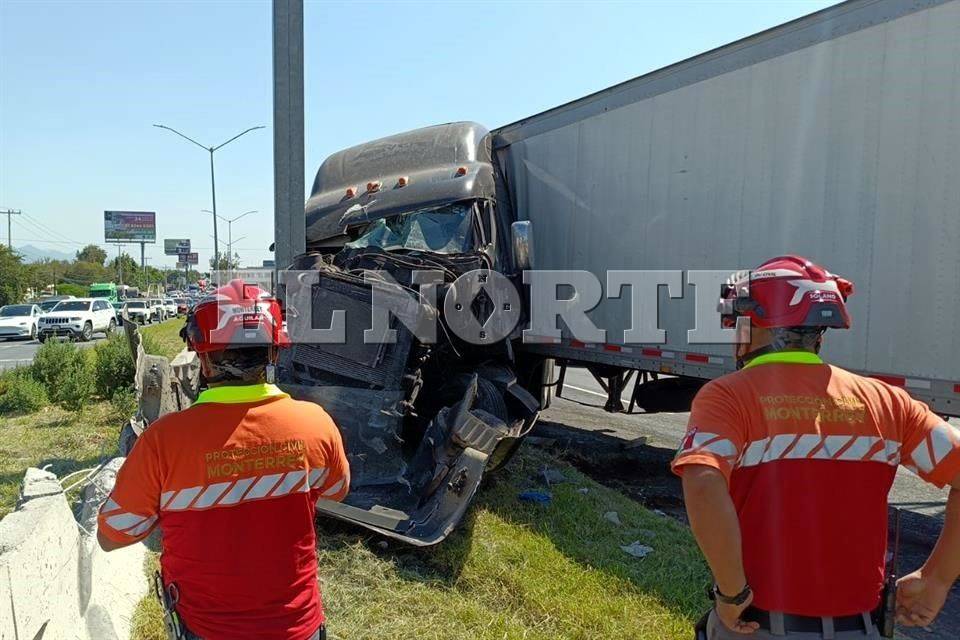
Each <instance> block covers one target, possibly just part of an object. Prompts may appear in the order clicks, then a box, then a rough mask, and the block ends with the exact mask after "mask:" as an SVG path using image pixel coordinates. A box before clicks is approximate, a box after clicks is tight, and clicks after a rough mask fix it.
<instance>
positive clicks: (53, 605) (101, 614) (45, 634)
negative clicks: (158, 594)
mask: <svg viewBox="0 0 960 640" xmlns="http://www.w3.org/2000/svg"><path fill="white" fill-rule="evenodd" d="M122 461H123V460H122V458H118V459H115V460H113V461H111V462H110V463H109V464H108V465H106V466H105V468H104V469H103V470H102V471H101V472H100V473H99V474H98V476H97V477H96V478H95V479H94V480H95V482H93V483H92V484H91V486H90V487H88V488H87V490H86V492H85V495H86V496H88V499H87V500H85V502H84V505H83V513H82V518H83V519H84V520H86V523H85V524H86V525H87V527H88V530H87V531H84V530H83V529H82V528H81V526H80V525H79V524H78V523H77V520H76V519H75V518H74V515H73V512H72V511H71V509H70V506H69V504H68V503H67V500H66V497H65V496H64V493H63V489H62V488H61V486H60V483H59V481H58V480H57V477H56V476H55V475H53V474H52V473H49V472H47V471H43V470H40V469H33V468H31V469H28V470H27V472H26V474H25V476H24V480H23V490H22V493H21V497H20V501H19V505H18V507H17V509H16V511H14V512H13V513H10V514H9V515H7V516H6V517H5V518H3V520H2V521H0V640H41V639H46V640H61V639H63V640H73V639H77V640H126V639H127V638H129V636H130V620H131V616H132V614H133V610H134V608H135V607H136V604H137V602H138V601H139V600H140V599H141V598H142V597H143V595H144V594H145V593H146V592H147V580H146V577H145V576H144V573H143V562H144V554H145V549H144V547H143V545H141V544H137V545H133V546H131V547H127V548H125V549H121V550H118V551H113V552H111V553H109V554H107V553H104V552H103V551H101V550H100V547H99V545H98V544H97V541H96V533H95V530H94V529H90V528H89V525H90V522H91V515H92V510H93V508H94V507H93V506H92V504H93V502H94V499H95V498H98V497H101V496H102V495H104V491H109V489H108V488H107V487H108V486H112V480H113V477H115V473H116V469H117V468H119V465H120V464H121V463H122Z"/></svg>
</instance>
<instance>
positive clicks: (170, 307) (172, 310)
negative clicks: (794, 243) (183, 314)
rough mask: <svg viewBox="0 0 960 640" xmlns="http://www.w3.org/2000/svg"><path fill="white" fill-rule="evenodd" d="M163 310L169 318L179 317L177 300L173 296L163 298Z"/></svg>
mask: <svg viewBox="0 0 960 640" xmlns="http://www.w3.org/2000/svg"><path fill="white" fill-rule="evenodd" d="M163 310H164V312H165V313H166V316H167V317H168V318H176V317H177V302H176V300H174V299H173V298H164V299H163Z"/></svg>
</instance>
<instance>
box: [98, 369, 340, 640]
mask: <svg viewBox="0 0 960 640" xmlns="http://www.w3.org/2000/svg"><path fill="white" fill-rule="evenodd" d="M349 487H350V473H349V468H348V465H347V459H346V455H345V453H344V449H343V442H342V440H341V438H340V433H339V431H338V430H337V428H336V426H335V425H334V423H333V420H331V418H330V416H328V415H327V414H326V412H324V411H323V409H321V408H320V407H319V406H317V405H315V404H312V403H309V402H299V401H296V400H292V399H290V397H289V396H287V395H286V394H285V393H283V392H282V391H280V390H279V389H278V388H276V387H274V386H272V385H253V386H243V387H216V388H213V389H210V390H208V391H205V392H204V393H202V394H201V395H200V398H198V400H197V403H195V404H194V405H193V406H192V407H190V408H189V409H187V410H185V411H181V412H179V413H173V414H169V415H167V416H164V417H163V418H161V419H160V420H158V421H156V422H155V423H154V424H152V425H150V427H149V428H148V429H147V430H146V431H144V432H143V434H142V435H141V436H140V438H139V439H138V440H137V443H136V445H134V447H133V449H132V451H131V452H130V455H129V457H128V458H127V459H126V461H125V462H124V464H123V466H122V467H121V468H120V471H119V473H118V474H117V481H116V486H115V487H114V490H113V492H112V493H111V495H110V498H109V499H108V500H107V501H106V502H105V503H104V505H103V506H102V508H101V510H100V516H99V526H100V530H101V531H102V532H103V534H104V535H105V536H106V537H108V538H110V539H111V540H114V541H116V542H131V541H136V540H140V539H142V538H144V537H146V536H147V535H149V534H150V532H151V531H152V530H153V529H154V528H155V527H157V526H159V527H160V528H161V530H162V531H163V551H162V555H161V558H160V562H161V566H162V570H163V579H164V583H165V584H168V585H169V584H170V583H175V584H176V586H177V589H178V591H179V593H180V602H179V604H178V605H177V608H178V611H179V613H180V615H181V617H182V619H183V621H184V623H185V624H186V625H187V627H188V628H189V629H190V630H191V631H193V632H194V633H196V634H198V635H200V636H202V637H203V638H206V639H207V640H218V639H220V638H229V639H231V640H242V639H247V638H250V639H253V638H257V639H260V640H271V639H277V640H281V639H282V640H299V639H302V638H307V637H309V636H310V634H312V633H313V632H314V631H316V630H317V628H318V627H319V626H320V625H321V624H322V623H323V611H322V606H321V603H320V594H319V589H318V587H317V556H316V533H315V530H314V513H315V504H316V501H317V500H319V499H323V500H336V501H339V500H342V499H343V498H344V497H345V496H346V494H347V491H348V490H349Z"/></svg>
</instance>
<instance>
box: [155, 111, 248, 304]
mask: <svg viewBox="0 0 960 640" xmlns="http://www.w3.org/2000/svg"><path fill="white" fill-rule="evenodd" d="M153 126H155V127H157V128H158V129H166V130H167V131H170V132H171V133H175V134H177V135H178V136H180V137H181V138H183V139H184V140H187V141H189V142H192V143H193V144H195V145H197V146H198V147H200V148H201V149H203V150H205V151H208V152H209V153H210V195H211V200H212V202H213V211H212V212H211V213H213V267H214V270H217V267H219V266H220V250H219V247H220V245H219V244H218V243H217V237H218V236H217V186H216V178H215V177H214V171H213V153H214V152H215V151H217V150H218V149H222V148H223V147H225V146H227V145H228V144H230V143H231V142H233V141H234V140H236V139H237V138H239V137H240V136H242V135H244V134H247V133H250V132H251V131H255V130H257V129H265V128H266V127H264V126H263V125H258V126H256V127H250V128H249V129H246V130H244V131H241V132H240V133H238V134H237V135H235V136H233V137H232V138H230V139H229V140H227V141H226V142H221V143H220V144H218V145H217V146H215V147H208V146H206V145H203V144H200V143H199V142H197V141H196V140H194V139H193V138H191V137H190V136H188V135H185V134H183V133H180V132H179V131H177V130H176V129H174V128H172V127H168V126H167V125H164V124H155V125H153ZM219 284H220V279H219V276H218V278H217V285H219Z"/></svg>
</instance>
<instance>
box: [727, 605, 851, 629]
mask: <svg viewBox="0 0 960 640" xmlns="http://www.w3.org/2000/svg"><path fill="white" fill-rule="evenodd" d="M782 615H783V630H784V632H793V633H823V620H822V619H821V618H815V617H812V616H796V615H793V614H790V613H784V614H782ZM740 617H741V618H742V619H743V620H744V621H746V622H757V623H759V624H760V628H761V629H763V630H764V631H770V630H771V627H770V612H769V611H764V610H763V609H757V608H756V607H750V608H748V609H747V610H746V611H744V612H743V615H742V616H740ZM833 630H834V631H837V632H841V631H867V626H866V624H865V623H864V621H863V615H861V614H859V613H858V614H857V615H853V616H841V617H839V618H833Z"/></svg>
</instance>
